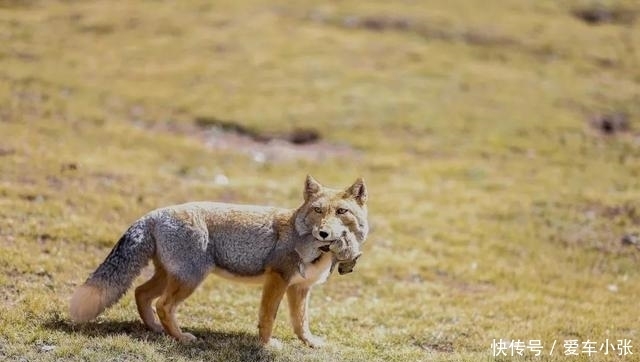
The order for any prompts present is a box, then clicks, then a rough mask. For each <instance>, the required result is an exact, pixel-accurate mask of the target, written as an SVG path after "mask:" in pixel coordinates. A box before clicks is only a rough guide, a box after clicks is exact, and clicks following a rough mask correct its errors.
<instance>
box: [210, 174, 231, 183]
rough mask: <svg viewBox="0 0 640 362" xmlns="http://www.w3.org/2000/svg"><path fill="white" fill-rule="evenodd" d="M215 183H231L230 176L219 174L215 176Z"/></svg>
mask: <svg viewBox="0 0 640 362" xmlns="http://www.w3.org/2000/svg"><path fill="white" fill-rule="evenodd" d="M213 183H215V184H216V185H220V186H224V185H228V184H229V178H228V177H227V176H225V175H223V174H221V173H220V174H217V175H216V177H214V178H213Z"/></svg>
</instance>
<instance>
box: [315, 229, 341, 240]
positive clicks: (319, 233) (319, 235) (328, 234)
mask: <svg viewBox="0 0 640 362" xmlns="http://www.w3.org/2000/svg"><path fill="white" fill-rule="evenodd" d="M311 233H312V234H313V237H314V238H316V239H318V240H320V241H333V240H336V239H338V237H339V236H340V234H339V233H335V232H333V230H331V228H328V227H326V226H319V227H318V226H316V227H314V228H313V230H311Z"/></svg>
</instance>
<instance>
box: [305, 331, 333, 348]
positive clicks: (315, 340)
mask: <svg viewBox="0 0 640 362" xmlns="http://www.w3.org/2000/svg"><path fill="white" fill-rule="evenodd" d="M300 339H301V340H302V342H304V343H305V344H306V345H307V346H309V347H311V348H320V347H322V346H324V345H325V344H326V343H327V342H326V340H325V339H324V338H323V337H318V336H314V335H313V334H308V335H305V336H302V337H300Z"/></svg>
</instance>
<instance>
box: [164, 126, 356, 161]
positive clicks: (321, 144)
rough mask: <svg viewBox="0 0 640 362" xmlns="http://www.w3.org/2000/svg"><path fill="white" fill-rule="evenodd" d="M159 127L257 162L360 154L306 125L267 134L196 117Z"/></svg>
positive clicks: (316, 158) (320, 158)
mask: <svg viewBox="0 0 640 362" xmlns="http://www.w3.org/2000/svg"><path fill="white" fill-rule="evenodd" d="M157 127H158V126H153V128H157ZM160 128H161V129H163V130H168V131H171V132H177V133H183V134H186V135H189V136H191V137H194V138H197V139H198V140H200V141H201V142H203V143H204V144H205V145H206V146H207V147H208V148H210V149H213V150H223V151H233V152H238V153H243V154H247V155H249V156H250V157H251V158H252V159H253V160H254V161H255V162H257V163H267V162H286V161H293V160H298V159H305V160H312V161H322V160H325V159H330V158H336V157H341V158H342V157H358V156H359V152H358V151H357V150H355V149H354V148H353V147H351V146H349V145H347V144H343V143H337V142H330V141H328V140H325V139H324V136H323V135H322V134H321V133H320V132H319V131H318V130H316V129H314V128H309V127H305V128H302V127H293V128H292V129H290V130H283V131H281V132H277V133H267V132H262V131H259V130H256V129H253V128H250V127H247V126H245V125H244V124H243V123H242V122H238V121H233V120H222V119H219V118H215V117H195V118H194V119H193V122H192V123H191V124H189V123H188V122H179V123H174V124H171V125H166V126H160Z"/></svg>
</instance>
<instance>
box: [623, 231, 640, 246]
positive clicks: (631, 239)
mask: <svg viewBox="0 0 640 362" xmlns="http://www.w3.org/2000/svg"><path fill="white" fill-rule="evenodd" d="M620 241H621V242H622V245H638V244H639V243H640V236H638V234H625V235H623V236H622V239H621V240H620Z"/></svg>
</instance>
